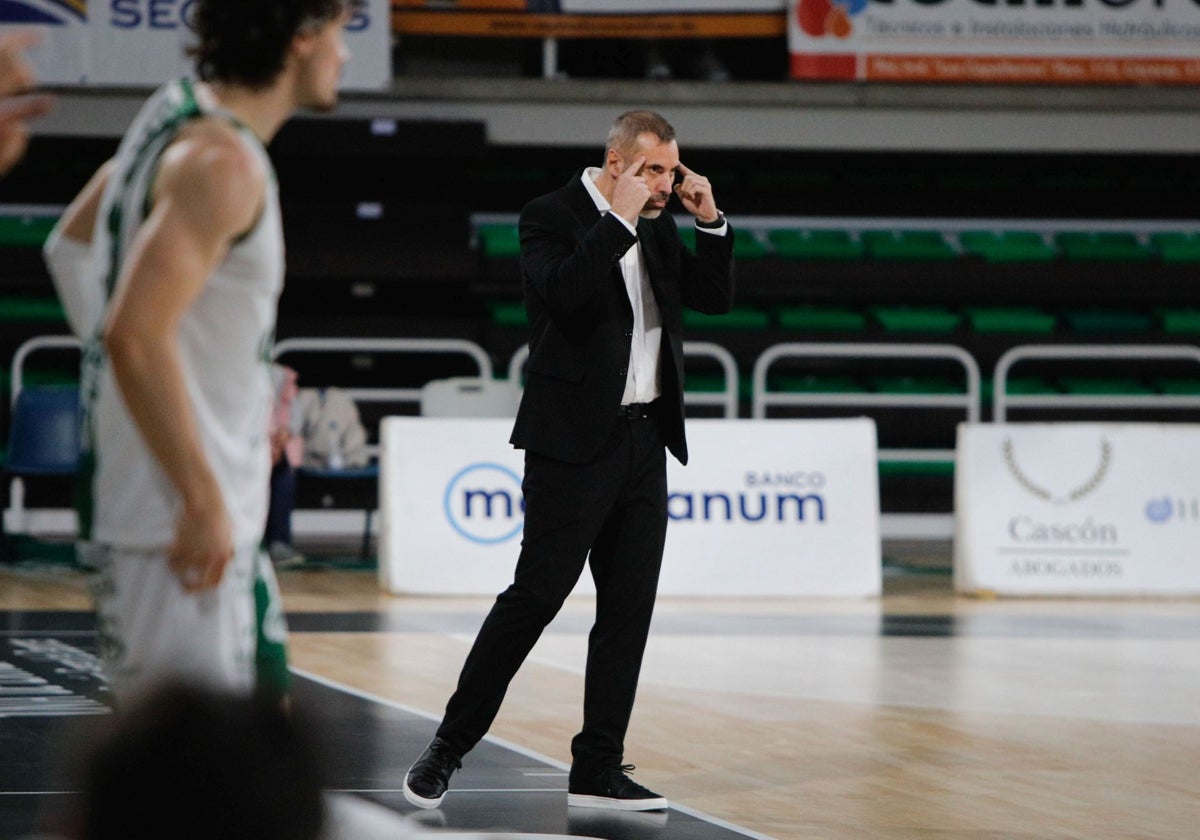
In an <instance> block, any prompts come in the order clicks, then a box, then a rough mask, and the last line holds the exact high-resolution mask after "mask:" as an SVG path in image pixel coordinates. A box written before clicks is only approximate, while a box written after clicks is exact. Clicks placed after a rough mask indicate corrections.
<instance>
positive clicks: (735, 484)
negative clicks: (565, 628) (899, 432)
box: [379, 417, 881, 597]
mask: <svg viewBox="0 0 1200 840" xmlns="http://www.w3.org/2000/svg"><path fill="white" fill-rule="evenodd" d="M511 429H512V422H511V421H510V420H496V419H445V418H421V417H391V418H387V419H385V420H384V421H383V423H382V427H381V438H382V441H381V443H382V452H381V456H380V457H381V461H380V498H379V506H380V512H379V516H380V520H379V528H380V536H379V572H380V582H381V585H382V586H383V588H384V589H385V590H387V591H390V592H395V593H411V594H492V595H494V594H497V593H499V592H500V591H501V590H503V589H504V588H505V587H506V586H507V585H508V584H509V583H510V582H511V580H512V572H513V568H514V566H515V563H516V559H517V554H518V552H519V550H520V542H521V528H522V512H521V511H522V496H521V475H522V471H523V464H524V453H523V452H520V451H518V450H514V449H513V448H512V447H511V446H509V444H508V436H509V433H510V431H511ZM688 448H689V450H690V454H691V464H690V465H689V466H687V467H682V466H680V465H679V464H678V463H677V462H676V461H674V459H672V458H670V457H669V456H668V464H669V465H670V466H669V467H668V476H667V478H668V488H669V493H670V496H669V500H668V514H669V516H670V522H669V524H668V526H667V546H666V553H665V555H664V559H663V570H662V576H661V580H660V585H659V592H661V593H662V594H664V595H752V596H759V595H814V596H833V597H842V596H847V597H865V596H874V595H878V594H879V592H880V588H881V557H880V537H879V489H878V478H877V472H876V462H875V425H874V423H873V422H872V421H871V420H869V419H852V420H736V421H729V420H690V421H688ZM590 586H591V584H590V578H589V575H587V574H586V573H585V574H584V575H583V576H582V579H581V584H580V586H579V587H578V588H577V591H589V589H590Z"/></svg>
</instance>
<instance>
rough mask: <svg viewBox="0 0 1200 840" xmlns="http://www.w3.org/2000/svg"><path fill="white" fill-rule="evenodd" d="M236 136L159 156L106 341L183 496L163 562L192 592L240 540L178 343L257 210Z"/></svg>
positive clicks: (213, 132)
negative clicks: (203, 438) (186, 318)
mask: <svg viewBox="0 0 1200 840" xmlns="http://www.w3.org/2000/svg"><path fill="white" fill-rule="evenodd" d="M234 131H235V130H234V129H233V128H231V127H230V126H228V125H227V124H225V123H219V122H217V121H215V120H200V121H198V122H197V123H195V124H194V125H192V126H189V127H188V128H187V129H185V130H184V131H183V132H182V133H181V135H180V138H179V139H178V140H177V141H176V142H175V143H174V144H172V146H171V147H170V148H168V149H167V150H166V151H165V152H164V154H163V157H162V163H161V166H160V169H159V174H158V176H157V179H156V182H155V185H154V189H153V191H152V209H151V211H150V214H149V216H148V218H147V219H146V221H145V223H144V224H143V225H142V227H141V229H140V230H139V231H138V234H137V235H136V237H135V238H134V242H133V244H132V246H131V248H130V252H129V257H128V258H127V260H126V262H125V268H124V271H123V272H122V275H121V277H120V278H119V280H118V284H117V288H116V290H115V292H114V296H113V302H112V306H111V308H110V311H109V317H108V321H107V323H106V325H105V332H104V339H105V345H106V348H107V351H108V354H109V358H110V360H111V364H112V368H113V373H114V376H115V377H116V380H117V383H118V386H119V387H120V389H121V394H122V396H123V398H124V401H125V404H126V406H127V408H128V409H129V413H130V415H131V417H132V418H133V421H134V423H135V424H136V425H137V427H138V429H139V431H140V432H141V434H142V436H143V438H144V439H145V441H146V444H147V446H148V447H149V449H150V451H151V453H152V454H153V455H154V457H155V458H156V459H157V461H158V462H159V464H160V465H161V467H162V469H163V471H164V472H165V474H166V475H167V477H168V479H169V480H170V481H171V483H172V484H173V485H174V486H175V488H176V489H177V490H178V491H179V493H180V496H181V498H182V501H183V509H182V510H181V511H180V515H179V519H178V522H177V524H176V532H175V541H174V544H173V545H172V546H171V547H170V549H169V551H168V556H169V559H170V563H171V566H172V568H173V569H174V570H175V571H176V573H177V574H178V575H179V578H180V581H181V582H182V584H183V586H184V588H185V589H188V590H193V591H195V590H200V589H205V588H208V587H211V586H215V585H216V584H217V583H219V582H220V580H221V576H222V574H223V572H224V569H225V565H226V563H227V562H228V561H229V559H230V557H231V556H232V554H233V538H232V525H231V522H230V518H229V512H228V511H227V510H226V509H225V503H224V500H223V498H222V495H221V491H220V488H219V486H218V484H217V481H216V478H215V476H214V474H213V472H212V470H211V468H210V465H209V463H208V459H207V457H206V455H205V453H204V451H203V448H202V446H201V443H200V435H199V432H198V430H197V426H196V422H195V417H194V415H193V412H192V407H191V403H190V400H189V397H188V393H187V389H186V386H185V382H184V373H183V370H182V366H181V363H180V357H179V352H178V346H177V343H176V335H177V330H178V326H179V321H180V318H181V316H182V315H183V314H184V313H185V312H186V311H187V310H188V308H189V307H190V306H191V305H192V303H193V302H194V301H195V300H196V298H197V297H198V296H199V295H200V293H201V291H202V290H203V288H204V285H205V283H206V282H207V280H208V278H209V277H210V276H211V275H212V273H213V272H214V270H215V269H216V268H217V266H218V264H219V263H220V261H221V260H222V259H223V258H224V256H225V254H226V253H227V252H228V250H229V247H230V245H231V244H232V243H233V242H234V241H236V240H237V238H238V237H240V236H241V235H242V234H244V233H246V232H247V231H248V230H250V229H251V228H252V227H253V225H254V223H255V220H256V219H257V217H258V214H259V212H260V209H261V206H262V200H263V194H264V188H265V182H266V173H265V172H264V171H263V170H262V167H261V165H260V163H259V162H258V161H257V160H256V159H255V158H254V157H253V156H252V155H251V154H250V153H249V152H248V150H247V149H246V147H245V146H244V144H242V143H241V142H240V140H239V139H238V138H237V137H236V135H235V133H234Z"/></svg>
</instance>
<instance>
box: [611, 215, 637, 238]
mask: <svg viewBox="0 0 1200 840" xmlns="http://www.w3.org/2000/svg"><path fill="white" fill-rule="evenodd" d="M608 215H610V216H612V217H613V218H614V219H616V220H617V221H618V222H620V223H621V224H623V225H625V228H626V229H627V230H628V231H629V232H630V233H632V234H633V235H634V236H637V228H636V227H634V226H633V225H631V224H629V222H627V221H625V217H624V216H618V215H617V214H616V213H614V212H613V211H611V210H609V211H608Z"/></svg>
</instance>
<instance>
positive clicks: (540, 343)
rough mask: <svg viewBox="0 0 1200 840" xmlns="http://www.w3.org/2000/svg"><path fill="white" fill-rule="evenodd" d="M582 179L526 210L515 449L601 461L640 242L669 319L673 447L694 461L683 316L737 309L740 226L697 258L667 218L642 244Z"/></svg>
mask: <svg viewBox="0 0 1200 840" xmlns="http://www.w3.org/2000/svg"><path fill="white" fill-rule="evenodd" d="M582 177H583V172H582V170H581V171H580V172H579V173H577V174H576V175H575V177H574V178H573V179H572V180H571V181H570V182H569V183H568V184H567V185H566V186H565V187H563V188H562V189H560V190H557V191H555V192H552V193H549V194H548V195H544V196H542V197H540V198H537V199H534V200H533V201H532V202H530V203H529V204H528V205H526V207H525V209H524V210H522V211H521V220H520V234H521V281H522V284H523V286H524V292H525V306H526V309H527V310H528V313H529V321H530V325H531V328H532V332H531V335H530V339H529V361H528V363H527V365H526V368H525V392H524V396H523V397H522V399H521V405H520V408H519V409H518V411H517V419H516V424H515V425H514V427H513V433H512V438H511V439H510V442H511V443H512V444H513V445H514V446H516V447H518V448H521V449H528V450H530V451H533V452H537V453H539V454H542V455H546V456H549V457H551V458H555V459H557V460H560V461H566V462H568V463H574V464H584V463H588V462H589V461H591V460H593V459H594V458H595V457H596V455H597V454H598V453H599V451H600V448H601V446H603V444H604V441H605V440H606V439H607V437H608V435H609V433H610V432H611V430H612V424H613V423H615V422H616V414H617V407H618V406H619V405H620V403H621V395H622V393H623V392H624V390H625V381H626V377H627V375H628V371H627V367H628V365H629V351H630V346H631V343H632V336H633V307H632V306H631V305H630V302H629V295H628V293H627V292H626V289H625V281H624V278H623V277H622V274H621V266H620V260H621V257H622V256H624V254H625V252H626V251H627V250H628V249H629V248H631V247H633V245H634V242H635V241H638V240H640V241H641V243H642V254H643V258H644V264H645V266H646V269H647V272H648V274H649V277H650V285H651V288H652V289H653V290H654V298H655V300H656V301H657V302H658V308H659V311H660V312H661V314H662V328H663V337H662V349H661V358H660V365H661V368H660V384H661V388H662V397H661V398H660V400H659V402H660V403H661V405H662V409H661V411H660V417H659V422H660V425H661V428H662V431H663V435H664V437H665V440H666V443H667V447H668V448H669V449H670V451H671V452H672V454H674V455H675V457H676V458H678V459H679V461H680V462H681V463H684V464H686V463H687V440H686V438H685V437H684V431H683V321H682V308H683V307H684V306H687V307H690V308H692V309H696V310H699V311H701V312H707V313H710V314H719V313H722V312H728V311H729V308H730V307H731V306H732V305H733V285H734V283H733V230H732V229H730V230H728V231H726V233H725V235H724V236H714V235H712V234H708V233H704V232H698V233H697V235H696V253H694V254H693V253H692V252H690V251H689V250H687V249H686V248H685V247H684V245H683V242H682V241H681V240H680V238H679V231H678V229H677V228H676V226H675V220H674V219H673V218H672V217H671V216H670V214H669V213H666V212H664V213H663V214H662V215H660V216H659V217H658V218H657V219H653V220H651V219H639V220H638V223H637V231H638V234H637V237H636V238H635V237H634V236H633V234H631V233H630V232H629V229H628V228H627V227H626V226H625V225H624V224H622V223H621V221H620V220H618V219H617V218H616V217H614V216H613V215H612V214H611V213H609V214H605V215H603V216H601V214H600V212H599V211H598V210H597V209H596V204H595V202H593V201H592V198H591V196H590V195H589V194H588V191H587V189H586V188H585V187H584V186H583V183H582V181H581V178H582Z"/></svg>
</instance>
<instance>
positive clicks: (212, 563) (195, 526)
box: [167, 506, 233, 592]
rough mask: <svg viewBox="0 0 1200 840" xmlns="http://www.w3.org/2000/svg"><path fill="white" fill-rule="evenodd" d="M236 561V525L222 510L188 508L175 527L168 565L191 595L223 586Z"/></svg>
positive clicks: (218, 508)
mask: <svg viewBox="0 0 1200 840" xmlns="http://www.w3.org/2000/svg"><path fill="white" fill-rule="evenodd" d="M232 557H233V525H232V523H231V522H230V520H229V514H228V513H226V512H225V509H224V508H223V507H221V506H217V507H216V508H214V509H211V510H210V509H199V510H197V509H191V508H188V507H186V506H185V507H184V509H183V512H182V513H181V514H180V515H179V519H178V521H177V522H176V523H175V542H174V543H172V545H171V547H170V549H169V550H168V552H167V562H168V563H169V564H170V567H171V571H173V572H174V573H175V574H176V576H177V577H178V578H179V583H180V584H181V585H182V586H183V588H184V590H185V591H187V592H201V591H203V590H205V589H211V588H213V587H215V586H216V585H217V584H219V583H220V582H221V578H222V577H223V576H224V575H225V567H226V566H227V565H229V561H230V559H232Z"/></svg>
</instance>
